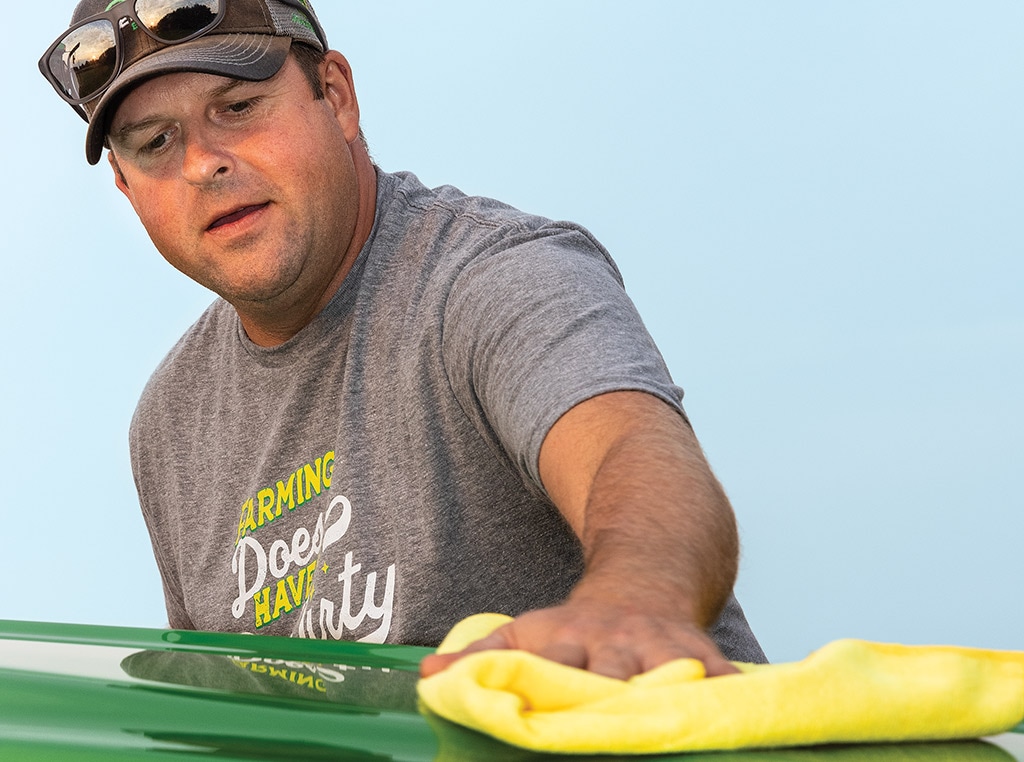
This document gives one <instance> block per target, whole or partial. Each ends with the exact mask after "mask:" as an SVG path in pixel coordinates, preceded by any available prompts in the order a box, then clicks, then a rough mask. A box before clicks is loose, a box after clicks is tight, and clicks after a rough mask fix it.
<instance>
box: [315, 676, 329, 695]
mask: <svg viewBox="0 0 1024 762" xmlns="http://www.w3.org/2000/svg"><path fill="white" fill-rule="evenodd" d="M316 689H317V691H318V692H320V693H327V683H325V682H324V681H323V678H320V677H318V678H317V679H316Z"/></svg>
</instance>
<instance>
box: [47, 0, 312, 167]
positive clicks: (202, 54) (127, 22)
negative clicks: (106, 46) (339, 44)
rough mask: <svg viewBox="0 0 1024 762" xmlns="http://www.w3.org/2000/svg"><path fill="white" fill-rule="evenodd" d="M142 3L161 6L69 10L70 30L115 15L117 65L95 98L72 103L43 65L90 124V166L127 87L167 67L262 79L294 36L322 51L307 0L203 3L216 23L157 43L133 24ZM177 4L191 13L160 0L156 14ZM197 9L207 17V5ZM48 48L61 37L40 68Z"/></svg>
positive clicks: (91, 5) (95, 3) (91, 2)
mask: <svg viewBox="0 0 1024 762" xmlns="http://www.w3.org/2000/svg"><path fill="white" fill-rule="evenodd" d="M147 2H148V3H149V4H151V5H153V4H154V3H155V4H156V5H157V6H160V5H161V3H160V2H159V0H114V2H111V0H81V2H79V4H78V6H77V7H76V8H75V12H74V14H73V16H72V18H71V27H75V25H77V24H79V23H80V22H82V21H83V20H85V19H89V18H90V17H92V16H96V15H99V14H106V15H107V17H108V18H110V17H111V16H114V17H116V21H114V27H115V29H116V45H117V46H120V48H119V49H118V50H117V54H118V55H119V56H120V61H121V64H120V68H119V71H118V72H117V73H116V75H115V76H114V78H113V79H112V81H110V83H109V84H108V85H107V86H106V89H105V90H104V91H102V95H100V97H99V98H98V99H93V100H88V101H86V102H84V103H75V102H73V100H72V99H71V98H69V97H68V95H67V94H66V93H65V92H62V91H61V88H60V87H59V86H58V84H57V82H56V81H55V78H54V76H53V75H51V74H47V72H46V71H45V70H44V74H47V78H48V79H50V81H51V83H52V84H54V87H55V88H56V89H57V90H58V92H59V94H60V95H61V97H63V98H64V99H65V100H68V101H69V102H71V103H72V105H73V106H76V109H75V110H76V111H78V112H79V114H81V115H82V116H83V118H85V119H86V120H87V121H88V122H89V127H88V130H87V132H86V138H85V154H86V158H87V159H88V160H89V163H90V164H96V163H97V162H98V161H99V160H100V157H101V156H102V154H103V147H104V144H105V141H106V133H107V126H108V122H109V119H110V118H111V116H112V115H113V111H114V108H116V106H117V104H118V103H120V101H121V99H122V98H123V97H124V96H125V95H127V94H128V92H129V91H130V89H131V88H132V87H134V86H136V85H139V84H141V83H142V82H144V81H145V80H147V79H151V78H153V77H156V76H159V75H162V74H170V73H173V72H199V73H203V74H216V75H220V76H224V77H231V78H234V79H244V80H250V81H261V80H265V79H269V78H270V77H273V76H274V75H275V74H277V72H278V71H280V69H281V67H282V66H283V65H284V62H285V60H286V58H287V57H288V51H289V50H290V49H291V43H292V41H293V40H295V41H299V42H303V43H307V44H309V45H311V46H313V47H314V48H316V49H317V50H320V51H326V50H327V38H326V35H325V34H324V31H323V28H322V27H321V26H320V22H319V21H318V20H317V17H316V13H315V12H314V11H313V8H312V6H311V5H310V4H309V3H308V2H306V0H216V2H213V3H208V4H207V5H210V6H215V7H217V8H218V13H220V14H221V16H220V21H219V22H215V25H214V26H212V27H211V29H210V31H209V32H208V33H205V34H202V36H199V37H196V38H195V39H190V40H188V41H186V42H181V43H164V42H160V41H159V40H157V39H156V37H154V36H152V35H151V34H150V33H147V32H146V31H145V30H143V29H139V28H138V26H137V23H136V22H139V20H140V19H141V18H142V15H141V10H142V9H141V6H143V5H144V4H145V3H147ZM122 3H132V6H131V10H126V11H125V15H124V16H118V12H117V7H118V6H119V5H121V4H122ZM221 4H223V8H220V5H221ZM175 5H176V6H177V8H176V10H177V12H179V13H180V12H188V11H190V10H192V6H191V5H190V4H189V3H187V2H183V1H181V0H179V2H177V3H173V2H172V3H168V2H163V4H162V6H161V8H160V10H159V11H157V12H161V11H162V8H163V6H175ZM195 5H200V4H199V3H195ZM203 10H204V12H205V13H207V15H210V14H209V11H207V10H206V8H204V9H203ZM165 13H166V12H165ZM139 23H142V22H139ZM54 50H59V51H60V50H63V48H62V47H61V44H60V41H58V43H55V45H54V46H53V47H51V50H50V51H49V52H48V54H47V55H44V56H43V60H42V61H41V62H40V67H41V68H42V67H44V66H45V65H47V59H48V58H50V59H53V58H54V56H53V51H54ZM112 107H113V108H112Z"/></svg>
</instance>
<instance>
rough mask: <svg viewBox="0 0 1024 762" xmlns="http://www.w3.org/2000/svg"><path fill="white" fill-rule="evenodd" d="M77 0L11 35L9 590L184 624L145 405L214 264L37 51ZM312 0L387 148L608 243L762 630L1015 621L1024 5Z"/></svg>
mask: <svg viewBox="0 0 1024 762" xmlns="http://www.w3.org/2000/svg"><path fill="white" fill-rule="evenodd" d="M72 5H73V3H72V2H70V1H69V2H48V3H44V4H37V5H36V6H34V7H33V13H32V18H33V23H32V25H31V26H29V27H27V28H26V27H22V28H21V29H20V31H19V34H18V35H16V36H14V35H12V36H9V39H8V45H10V46H12V47H13V52H11V51H9V52H8V55H7V56H5V57H4V60H5V61H6V62H7V65H8V66H10V67H11V72H10V73H9V76H8V77H7V78H6V79H5V81H6V82H7V84H8V86H9V89H8V91H7V92H6V94H5V98H4V104H5V105H4V111H5V115H6V117H7V118H5V119H3V120H0V137H2V145H4V146H5V148H6V150H7V157H6V159H5V162H4V167H5V168H4V177H5V179H6V181H7V182H6V183H5V189H4V197H3V202H4V203H3V204H2V205H0V215H2V230H3V236H2V238H0V240H2V244H0V245H2V250H0V268H2V270H0V275H2V282H3V284H4V286H5V295H4V299H3V300H0V325H3V326H4V327H5V328H6V330H7V336H8V340H7V352H6V356H7V360H6V364H5V370H4V372H3V374H2V376H0V400H2V402H0V430H2V431H3V434H4V436H3V438H2V441H0V448H2V449H0V463H2V464H3V466H4V470H5V475H6V478H5V479H4V487H3V495H4V500H3V503H2V507H0V580H2V585H3V586H2V588H0V617H2V618H11V619H44V620H54V621H75V622H97V623H111V624H131V625H142V626H160V625H161V624H162V623H163V616H164V615H163V610H162V599H161V593H160V587H159V583H158V578H157V573H156V569H155V566H154V564H153V562H152V560H151V556H150V549H149V541H148V537H147V535H146V533H145V530H144V527H143V525H142V521H141V519H140V517H139V515H138V512H137V507H136V502H135V496H134V487H133V484H132V480H131V474H130V471H129V468H128V458H127V446H126V436H125V432H126V429H127V425H128V421H129V418H130V416H131V412H132V409H133V406H134V402H135V399H136V397H137V395H138V393H139V392H140V390H141V388H142V386H143V384H144V383H145V381H146V379H147V377H148V374H149V372H150V371H151V370H152V368H153V366H154V365H155V364H156V363H157V362H158V361H159V359H160V358H161V357H162V355H163V353H164V352H165V351H166V350H167V349H168V348H169V346H170V345H171V343H172V342H173V341H174V340H175V338H176V337H177V336H178V334H179V333H180V332H181V331H182V330H183V329H184V328H185V327H186V326H187V325H188V324H189V323H191V322H192V320H193V319H194V318H195V317H196V316H197V315H198V313H199V311H200V310H201V309H202V307H203V306H204V305H205V304H206V303H207V302H208V301H209V299H210V297H209V295H208V294H207V293H205V292H204V291H202V290H201V289H200V288H199V287H197V286H194V285H192V284H191V283H190V282H189V281H187V280H186V279H185V278H184V277H183V276H181V275H179V274H178V273H177V272H175V271H173V270H172V269H171V268H170V267H169V266H167V265H166V264H164V263H163V261H162V260H161V259H160V258H159V255H158V254H156V252H155V250H154V249H153V248H152V246H151V245H150V244H149V243H148V240H147V239H146V237H145V235H144V233H143V231H142V230H141V227H140V226H139V224H138V223H137V221H136V220H135V218H134V217H133V215H132V213H131V210H130V208H129V207H128V205H127V203H126V202H124V201H123V200H122V199H121V198H120V197H119V195H118V193H117V192H116V190H115V189H114V187H113V183H112V182H111V180H110V172H109V170H108V169H107V168H106V167H105V166H103V165H100V166H98V167H90V166H88V165H87V164H86V162H85V158H84V148H83V141H84V133H85V125H84V123H82V122H81V121H80V120H79V119H78V117H77V116H75V114H74V113H73V112H72V111H71V110H70V109H69V108H68V107H67V106H65V105H64V104H63V103H62V102H60V101H59V100H58V98H57V97H56V96H55V95H54V94H53V93H52V92H51V91H50V90H49V86H48V85H47V84H46V83H45V82H44V80H43V79H42V77H40V76H39V74H38V72H37V71H36V69H35V61H36V59H37V58H38V57H39V55H40V54H41V53H42V51H43V50H44V49H45V47H46V45H48V44H49V43H50V42H51V41H52V39H53V38H54V37H55V36H56V35H57V34H58V33H59V32H60V31H61V30H62V29H63V27H64V25H65V22H66V20H67V17H68V16H70V12H71V8H72ZM319 6H320V8H319V12H320V16H321V20H322V21H323V22H324V25H325V27H326V28H327V31H328V34H329V36H330V39H331V42H332V44H333V45H334V47H337V48H339V49H340V50H342V52H344V53H345V54H346V55H347V56H348V57H349V60H350V62H351V65H352V67H353V69H354V72H355V78H356V85H357V89H358V92H359V95H360V102H361V106H362V112H363V124H364V129H365V131H366V133H367V136H368V138H369V141H370V144H371V147H372V150H373V153H374V156H375V158H376V159H377V160H378V162H379V163H380V164H381V165H382V166H383V167H384V168H385V169H390V170H395V169H409V170H412V171H415V172H417V173H418V174H419V175H420V177H421V179H423V180H424V181H425V182H426V183H428V184H432V185H433V184H442V183H452V184H455V185H458V186H460V187H461V188H462V189H463V190H466V191H467V192H471V193H479V194H485V195H490V196H495V197H498V198H501V199H503V200H505V201H508V202H510V203H513V204H516V205H518V206H520V207H522V208H524V209H527V210H529V211H533V212H537V213H541V214H545V215H547V216H550V217H558V218H567V219H572V220H575V221H577V222H580V223H581V224H584V225H586V226H588V227H589V228H590V229H592V230H593V231H594V232H595V233H596V234H597V235H598V237H599V238H601V239H602V240H603V241H604V243H605V244H606V245H607V246H608V248H609V249H610V250H611V251H612V253H613V255H614V256H615V257H616V259H617V261H618V262H619V265H620V267H621V269H622V271H623V273H624V275H625V278H626V285H627V288H628V289H629V291H630V293H631V294H632V296H633V298H634V300H635V301H636V302H637V304H638V306H639V308H640V311H641V313H642V314H643V315H644V316H645V318H646V320H647V322H648V326H649V328H650V329H651V331H652V333H653V334H654V336H655V338H656V339H657V340H658V342H659V344H660V346H661V348H662V351H663V353H664V354H665V357H666V359H667V361H668V363H669V366H670V368H671V369H672V372H673V374H674V375H675V377H676V380H677V381H678V382H679V383H680V384H681V385H682V386H684V387H685V388H686V390H687V398H686V402H687V409H688V411H689V413H690V416H691V418H692V420H693V422H694V424H695V426H696V428H697V431H698V434H699V435H700V437H701V439H702V441H703V442H704V445H705V448H706V450H707V453H708V456H709V458H710V460H711V462H712V465H713V466H714V467H715V469H716V471H717V473H718V474H719V477H720V478H721V480H722V481H723V483H724V485H725V487H726V489H727V491H728V492H729V494H730V496H731V498H732V500H733V503H734V506H735V509H736V512H737V515H738V517H739V521H740V524H741V527H742V531H743V538H744V547H745V551H744V560H743V567H742V571H741V580H740V584H739V593H740V596H741V600H742V601H743V603H744V605H745V607H746V609H747V612H748V615H749V617H750V619H751V621H752V623H753V625H754V627H755V629H756V631H757V632H758V634H759V636H760V637H761V639H762V642H763V644H764V646H765V648H766V650H767V651H768V654H769V656H770V657H771V658H772V659H774V660H784V659H794V658H800V657H802V656H803V655H805V654H806V653H807V652H808V651H809V650H811V649H813V648H815V647H817V646H819V645H821V644H823V643H824V642H826V641H828V640H831V639H834V638H838V637H846V636H851V637H864V638H870V639H875V640H889V641H903V642H912V643H926V642H944V643H959V644H964V645H975V646H982V647H992V648H1024V607H1022V606H1021V605H1020V594H1021V593H1020V591H1021V589H1022V582H1024V551H1022V541H1024V510H1022V508H1024V499H1022V497H1021V494H1022V493H1021V489H1020V487H1019V484H1018V481H1019V479H1020V476H1021V473H1022V463H1024V444H1022V435H1021V429H1022V427H1024V401H1022V397H1021V394H1022V390H1024V356H1022V350H1024V294H1022V291H1024V229H1022V219H1024V218H1022V201H1024V187H1022V186H1024V149H1022V142H1024V105H1022V104H1024V47H1022V45H1021V39H1022V37H1024V5H1022V4H1021V3H1020V2H1019V1H1018V0H998V1H988V0H986V1H984V2H977V3H964V2H946V1H939V0H927V1H926V0H914V1H906V2H892V1H891V0H885V1H881V0H867V1H865V0H861V1H860V2H856V3H853V2H847V3H838V2H835V3H833V2H828V3H826V2H821V1H820V0H804V1H802V2H795V1H794V2H771V3H769V2H763V1H761V0H748V1H747V2H730V1H728V0H725V1H723V0H716V2H710V0H708V1H706V2H701V3H696V2H681V1H679V2H667V1H663V2H636V3H621V2H619V3H610V2H599V1H596V0H588V1H587V2H583V1H582V0H575V1H573V2H566V1H564V0H559V1H558V2H551V1H550V0H546V1H544V2H541V1H540V0H520V2H517V3H515V4H481V3H479V2H438V3H429V4H428V3H421V2H418V3H413V2H389V3H352V2H346V3H338V2H334V1H333V0H330V3H329V0H320V2H319ZM12 113H13V114H14V115H15V116H12Z"/></svg>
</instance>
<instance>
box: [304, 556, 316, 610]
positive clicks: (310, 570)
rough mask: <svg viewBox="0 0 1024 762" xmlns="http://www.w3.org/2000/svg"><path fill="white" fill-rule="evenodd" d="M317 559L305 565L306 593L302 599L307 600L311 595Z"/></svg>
mask: <svg viewBox="0 0 1024 762" xmlns="http://www.w3.org/2000/svg"><path fill="white" fill-rule="evenodd" d="M318 563H320V562H319V561H314V562H313V563H311V564H310V565H309V566H307V567H306V595H305V596H304V597H303V600H305V601H308V600H310V599H312V597H313V577H315V576H316V565H317V564H318Z"/></svg>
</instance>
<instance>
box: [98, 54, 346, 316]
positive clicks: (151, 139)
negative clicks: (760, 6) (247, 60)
mask: <svg viewBox="0 0 1024 762" xmlns="http://www.w3.org/2000/svg"><path fill="white" fill-rule="evenodd" d="M330 55H337V54H330ZM338 58H339V59H340V61H341V62H344V59H343V58H340V55H339V56H338ZM327 70H328V71H332V70H331V67H330V66H328V67H327ZM340 70H341V69H340V68H339V69H338V71H340ZM347 71H348V69H347V64H345V65H344V69H343V71H342V74H343V76H341V79H342V80H344V81H343V82H341V84H340V85H338V84H337V83H335V84H332V83H331V82H330V81H328V82H327V83H326V84H327V87H326V88H325V90H326V92H327V97H326V98H325V99H323V100H319V101H318V100H314V98H313V94H312V91H311V89H310V87H309V83H308V82H307V81H306V79H305V77H304V75H303V73H302V71H301V69H300V68H299V67H298V65H297V64H296V63H295V61H294V59H292V58H291V57H289V59H288V61H287V63H286V64H285V66H284V67H283V68H282V70H281V71H280V72H279V73H278V74H277V75H276V76H275V77H273V78H272V79H269V80H267V81H264V82H244V81H240V80H233V79H227V78H224V77H218V76H213V75H209V74H196V73H181V74H167V75H164V76H161V77H158V78H156V79H153V80H149V81H147V82H145V83H143V84H141V85H140V86H139V87H137V88H135V89H134V90H133V91H132V92H131V93H130V94H129V95H128V96H127V97H126V98H125V100H124V101H123V102H122V104H121V105H120V106H119V107H118V109H117V112H116V114H115V115H114V118H113V120H112V122H111V126H110V144H111V147H112V163H113V164H114V168H115V174H116V177H117V184H118V187H119V188H120V189H121V190H122V191H123V192H124V193H125V195H126V196H127V197H128V198H129V200H130V201H131V203H132V206H133V207H134V208H135V211H136V212H137V213H138V215H139V218H140V219H141V220H142V223H143V225H145V227H146V230H147V232H148V233H149V235H150V237H151V238H152V239H153V242H154V243H155V244H156V247H157V248H158V249H159V250H160V252H161V254H163V256H164V257H165V258H166V259H167V261H168V262H170V263H171V264H172V265H174V267H176V268H177V269H179V270H181V271H182V272H183V273H185V274H186V275H188V276H189V277H190V278H192V279H194V280H196V281H197V282H199V283H201V284H202V285H204V286H206V287H208V288H210V289H211V290H213V291H215V292H216V293H218V294H220V295H221V296H223V297H224V298H225V299H226V300H227V301H228V302H230V303H231V304H233V305H234V306H235V307H236V309H237V310H238V311H239V314H240V315H242V316H243V322H244V320H245V316H246V314H249V313H252V314H257V315H260V314H262V315H273V314H275V313H281V314H283V313H288V312H289V311H291V312H295V311H296V310H298V311H299V312H301V311H303V310H306V311H309V312H310V315H309V317H312V314H315V312H316V311H318V310H319V309H320V308H321V307H322V306H323V304H324V303H326V299H329V297H330V294H332V293H333V292H334V290H336V289H337V286H338V285H340V282H341V278H342V277H343V276H344V273H345V272H346V271H347V267H348V266H349V265H350V264H351V261H350V259H351V258H352V257H353V256H355V254H357V253H358V247H356V248H355V251H354V252H350V251H349V250H350V247H351V246H354V245H355V244H354V242H353V234H354V230H355V226H356V219H357V209H358V200H359V199H358V196H359V193H360V191H361V190H362V191H363V192H364V193H365V189H361V188H360V187H359V183H358V182H357V177H356V172H355V169H354V162H353V155H352V150H351V146H350V143H353V142H354V141H355V140H356V136H357V134H358V108H357V106H356V105H355V96H354V93H348V94H346V93H340V94H339V89H344V87H343V86H347V87H348V89H349V90H351V79H350V78H348V76H347ZM335 73H336V72H335ZM328 77H330V74H329V75H328ZM346 83H347V84H346ZM355 243H361V242H355Z"/></svg>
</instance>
